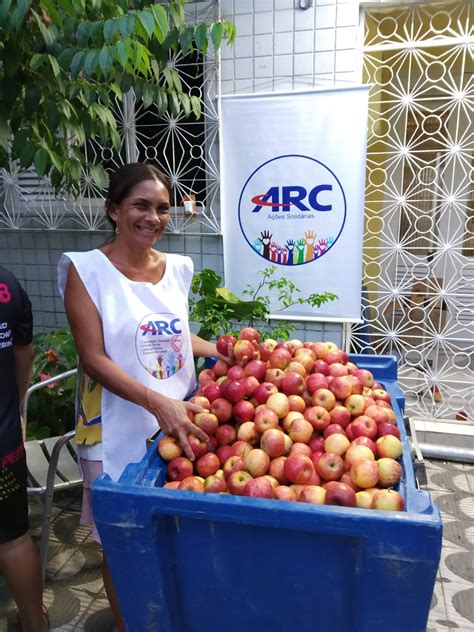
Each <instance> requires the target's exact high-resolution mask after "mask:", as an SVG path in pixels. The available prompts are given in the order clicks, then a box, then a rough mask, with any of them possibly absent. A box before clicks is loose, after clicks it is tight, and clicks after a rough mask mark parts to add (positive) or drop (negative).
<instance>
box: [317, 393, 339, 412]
mask: <svg viewBox="0 0 474 632" xmlns="http://www.w3.org/2000/svg"><path fill="white" fill-rule="evenodd" d="M311 404H312V405H313V406H322V407H323V408H325V409H326V410H328V411H330V410H332V409H333V408H334V406H335V405H336V398H335V397H334V393H332V392H331V391H330V390H329V389H328V388H320V389H318V390H317V391H315V392H314V393H313V395H312V397H311Z"/></svg>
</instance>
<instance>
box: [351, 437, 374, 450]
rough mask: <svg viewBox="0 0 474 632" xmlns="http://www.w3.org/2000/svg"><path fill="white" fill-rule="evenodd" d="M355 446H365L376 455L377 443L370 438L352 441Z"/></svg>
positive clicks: (357, 438) (358, 438)
mask: <svg viewBox="0 0 474 632" xmlns="http://www.w3.org/2000/svg"><path fill="white" fill-rule="evenodd" d="M352 444H353V445H365V446H367V447H368V448H370V449H371V450H372V452H373V453H374V454H376V449H375V443H374V442H373V441H372V439H369V437H356V438H355V439H353V440H352Z"/></svg>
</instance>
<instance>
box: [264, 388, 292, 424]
mask: <svg viewBox="0 0 474 632" xmlns="http://www.w3.org/2000/svg"><path fill="white" fill-rule="evenodd" d="M266 406H267V408H270V409H271V410H273V411H275V412H276V414H277V415H278V418H279V419H283V417H285V415H287V414H288V413H289V411H290V402H289V401H288V397H287V396H286V395H285V394H284V393H273V394H272V395H270V397H269V398H268V399H267V401H266Z"/></svg>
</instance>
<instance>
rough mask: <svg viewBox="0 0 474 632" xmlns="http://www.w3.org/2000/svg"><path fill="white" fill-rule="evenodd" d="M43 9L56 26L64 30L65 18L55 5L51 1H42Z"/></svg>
mask: <svg viewBox="0 0 474 632" xmlns="http://www.w3.org/2000/svg"><path fill="white" fill-rule="evenodd" d="M40 4H41V7H42V8H43V9H44V10H45V12H46V13H47V14H48V16H49V17H50V18H51V20H52V21H53V23H54V24H56V26H59V28H60V29H62V28H63V18H62V15H61V14H60V13H59V11H58V10H57V8H56V6H55V4H54V3H53V2H52V1H51V0H41V3H40Z"/></svg>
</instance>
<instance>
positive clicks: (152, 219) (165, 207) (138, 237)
mask: <svg viewBox="0 0 474 632" xmlns="http://www.w3.org/2000/svg"><path fill="white" fill-rule="evenodd" d="M109 215H110V217H111V218H112V219H113V220H115V222H116V224H117V227H118V235H117V239H127V241H131V242H132V243H136V244H137V245H138V244H140V245H141V246H143V247H151V246H153V244H154V243H155V242H156V241H157V240H158V239H160V237H161V236H162V234H163V233H164V232H165V229H166V226H167V225H168V222H169V219H170V198H169V193H168V190H167V188H166V187H165V185H164V184H163V183H161V182H159V181H157V180H144V181H143V182H140V183H139V184H137V185H136V187H135V188H134V189H132V192H131V193H130V195H129V196H128V197H127V198H125V199H124V200H122V202H120V204H116V205H114V206H113V207H112V209H111V210H110V211H109Z"/></svg>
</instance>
